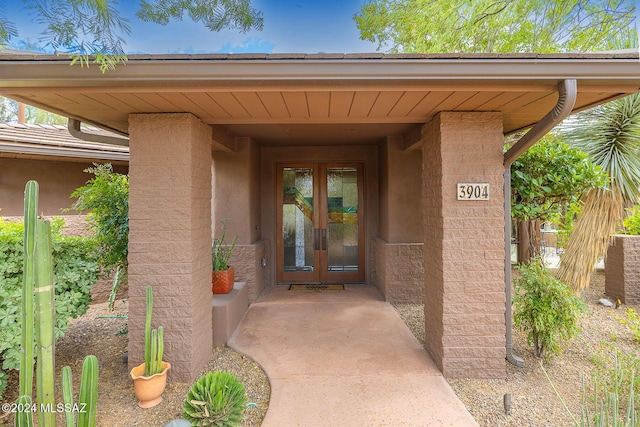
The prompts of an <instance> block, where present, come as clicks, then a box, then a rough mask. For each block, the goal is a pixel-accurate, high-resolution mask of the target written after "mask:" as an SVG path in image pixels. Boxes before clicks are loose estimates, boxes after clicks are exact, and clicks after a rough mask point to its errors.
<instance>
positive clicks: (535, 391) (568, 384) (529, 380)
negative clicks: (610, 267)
mask: <svg viewBox="0 0 640 427" xmlns="http://www.w3.org/2000/svg"><path fill="white" fill-rule="evenodd" d="M603 297H605V295H604V273H602V272H597V273H595V274H594V276H593V278H592V281H591V286H590V287H589V289H587V290H585V291H583V293H582V298H583V299H584V301H585V302H586V303H587V305H588V307H589V315H588V316H587V317H585V318H583V319H582V321H581V324H580V325H581V334H580V336H579V337H578V338H576V339H575V340H574V341H572V342H571V343H570V344H569V345H568V346H567V348H566V350H565V352H564V353H562V355H560V356H557V357H555V358H553V359H552V360H551V361H550V362H549V363H547V364H545V366H544V369H545V370H546V371H547V373H548V375H549V377H550V378H551V380H552V381H553V384H554V386H555V388H556V389H557V390H558V392H559V394H560V395H561V396H562V398H563V399H564V400H565V402H566V404H567V406H568V407H569V409H570V410H571V411H572V413H573V414H574V415H576V416H578V415H579V414H580V399H581V381H582V375H583V373H584V375H585V381H587V382H589V381H590V378H591V372H592V371H593V370H594V369H595V366H596V365H594V362H592V359H593V358H596V359H597V358H601V357H602V356H601V355H602V354H611V353H612V350H611V348H609V346H607V345H605V344H604V343H613V342H615V347H616V348H618V349H619V350H620V351H621V352H623V353H626V354H635V355H636V357H640V346H639V345H638V343H637V342H635V341H633V338H632V335H631V332H630V331H629V329H628V328H627V327H626V326H624V325H621V324H620V322H619V321H618V320H616V317H615V315H619V316H620V315H622V312H623V311H624V309H625V308H626V307H627V306H625V305H622V306H620V307H619V308H618V309H617V310H614V309H612V308H606V307H604V306H602V305H600V304H598V302H597V301H598V300H599V299H600V298H603ZM630 307H633V308H634V309H636V310H638V309H639V308H638V306H630ZM395 308H396V310H397V311H398V313H399V314H400V316H401V317H402V318H403V319H404V321H405V323H406V324H407V326H409V329H411V331H412V332H413V334H414V335H415V336H416V338H417V339H418V340H419V341H420V342H421V343H424V326H423V325H424V313H423V306H422V305H421V304H420V305H418V304H397V305H395ZM513 341H514V343H513V344H514V345H513V353H514V354H515V355H517V356H519V357H521V358H522V359H524V362H525V366H524V367H523V368H518V367H515V366H513V365H511V364H510V363H508V362H506V361H505V366H506V370H507V378H506V379H499V380H497V379H492V380H476V379H451V378H447V381H448V382H449V384H450V385H451V387H452V389H453V390H454V391H455V393H456V394H457V395H458V397H459V398H460V400H461V401H462V403H464V405H465V406H466V407H467V409H468V410H469V412H470V413H471V415H473V417H474V418H475V419H476V421H477V422H478V423H479V424H480V425H481V426H491V427H499V426H571V425H574V423H573V422H572V419H571V417H570V416H569V414H568V413H567V411H566V410H565V409H564V408H563V406H562V404H561V402H560V400H559V399H558V397H557V396H556V394H555V393H554V391H553V388H552V387H551V385H550V383H549V381H548V380H547V379H546V377H545V375H544V373H543V371H542V368H541V367H540V361H539V359H537V358H536V357H535V356H534V355H533V346H529V345H527V339H526V335H525V334H524V333H522V332H520V331H518V330H517V329H515V328H514V330H513ZM507 393H508V394H510V395H511V411H510V414H506V413H505V408H504V403H503V401H504V395H505V394H507Z"/></svg>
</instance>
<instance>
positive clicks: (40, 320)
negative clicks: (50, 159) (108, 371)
mask: <svg viewBox="0 0 640 427" xmlns="http://www.w3.org/2000/svg"><path fill="white" fill-rule="evenodd" d="M24 207H25V209H24V211H25V212H24V266H23V269H24V270H23V286H22V325H21V326H22V328H21V329H22V333H21V350H20V351H21V354H20V382H19V387H20V396H19V397H18V400H17V401H16V403H17V405H16V406H17V412H16V416H15V420H14V424H15V426H16V427H32V426H33V412H32V410H33V409H34V408H37V409H38V411H37V413H38V424H39V425H40V426H46V427H55V425H56V417H55V415H56V413H55V409H56V408H57V406H56V404H55V386H54V384H55V382H54V370H55V362H54V353H55V352H54V346H55V338H54V330H53V327H54V322H55V306H54V298H55V292H54V291H55V290H54V282H53V261H52V256H51V224H50V223H49V221H45V220H42V219H38V218H37V211H38V183H37V182H36V181H29V182H28V183H27V185H26V187H25V198H24ZM34 291H35V306H34ZM34 313H35V315H36V316H37V317H36V320H37V322H34ZM34 337H35V344H36V348H37V360H38V363H37V369H36V379H37V381H36V401H35V402H34V401H33V400H32V396H31V394H32V391H33V367H34V357H33V350H34ZM85 371H86V372H85ZM62 378H63V380H62V382H63V395H64V401H65V403H66V402H67V401H68V400H69V399H71V400H72V399H73V391H72V390H71V387H70V383H71V368H69V367H68V366H65V367H64V368H63V372H62ZM81 381H82V385H81V387H80V396H79V404H80V406H81V408H80V409H82V410H83V413H81V415H80V416H79V417H78V427H95V425H96V408H97V390H98V359H97V358H96V357H95V356H87V357H86V358H85V361H84V364H83V367H82V380H81ZM34 405H37V406H34ZM65 409H68V413H67V427H73V425H74V419H73V418H74V417H73V413H72V410H73V409H74V408H73V405H72V406H71V407H67V406H65ZM69 414H70V415H71V416H70V417H69Z"/></svg>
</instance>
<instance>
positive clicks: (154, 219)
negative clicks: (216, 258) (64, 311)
mask: <svg viewBox="0 0 640 427" xmlns="http://www.w3.org/2000/svg"><path fill="white" fill-rule="evenodd" d="M129 133H130V150H131V151H130V156H131V159H130V174H129V175H130V180H129V182H130V191H129V368H132V367H134V366H136V365H138V364H140V363H141V362H142V359H143V340H144V319H145V289H146V286H147V285H151V286H153V294H154V307H153V326H154V327H157V326H158V325H162V326H164V329H165V334H164V343H165V357H164V359H165V360H166V361H168V362H170V363H171V364H172V368H171V371H170V372H169V377H170V379H172V380H174V381H182V382H190V381H192V380H193V379H195V378H196V377H197V375H198V374H199V372H200V370H201V369H202V367H203V366H204V365H205V364H206V363H207V362H208V361H209V358H210V357H211V350H212V342H213V338H212V323H211V322H212V313H211V307H212V301H213V300H212V294H211V181H212V178H211V128H210V127H209V126H207V125H205V124H204V123H202V122H200V121H199V120H198V119H197V118H196V117H194V116H192V115H190V114H133V115H131V116H130V117H129Z"/></svg>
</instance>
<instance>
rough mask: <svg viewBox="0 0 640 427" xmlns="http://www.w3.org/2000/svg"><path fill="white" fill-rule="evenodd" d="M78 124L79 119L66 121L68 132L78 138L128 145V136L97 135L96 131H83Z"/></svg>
mask: <svg viewBox="0 0 640 427" xmlns="http://www.w3.org/2000/svg"><path fill="white" fill-rule="evenodd" d="M80 124H81V123H80V120H76V119H71V118H70V119H69V120H68V122H67V129H68V130H69V133H70V134H71V135H72V136H74V137H76V138H78V139H81V140H83V141H87V142H99V143H101V144H109V145H122V146H125V147H128V146H129V138H119V137H117V136H108V135H98V134H96V133H89V132H84V131H82V130H81V129H80Z"/></svg>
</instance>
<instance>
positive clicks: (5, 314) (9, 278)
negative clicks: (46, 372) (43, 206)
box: [0, 218, 99, 398]
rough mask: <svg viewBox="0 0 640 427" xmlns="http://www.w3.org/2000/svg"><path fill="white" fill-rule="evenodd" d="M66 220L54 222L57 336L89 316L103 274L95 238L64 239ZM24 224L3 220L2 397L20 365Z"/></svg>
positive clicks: (0, 250)
mask: <svg viewBox="0 0 640 427" xmlns="http://www.w3.org/2000/svg"><path fill="white" fill-rule="evenodd" d="M63 225H64V221H63V220H62V219H61V218H56V219H55V220H54V221H53V223H52V252H53V269H54V271H55V288H56V289H55V290H56V297H55V309H56V318H55V335H56V337H57V338H59V337H61V336H63V335H64V331H65V330H66V329H67V327H68V325H69V319H70V318H76V317H78V316H81V315H83V314H84V313H86V311H87V308H88V307H89V302H90V300H91V296H90V294H89V292H90V290H91V286H93V284H94V283H95V282H96V280H97V278H98V274H99V268H98V262H97V258H96V256H95V250H96V243H95V241H94V240H93V239H92V238H87V237H76V236H64V235H62V234H61V233H60V230H61V228H62V227H63ZM23 230H24V225H23V223H16V222H5V221H4V220H3V219H2V218H0V330H1V331H2V334H0V363H1V365H0V398H1V397H2V392H3V391H4V389H5V388H6V374H5V371H7V370H12V369H18V367H19V365H20V357H19V351H20V318H21V315H22V313H21V304H20V302H21V292H22V291H21V289H22V263H23V255H22V254H23V247H22V242H23Z"/></svg>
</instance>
